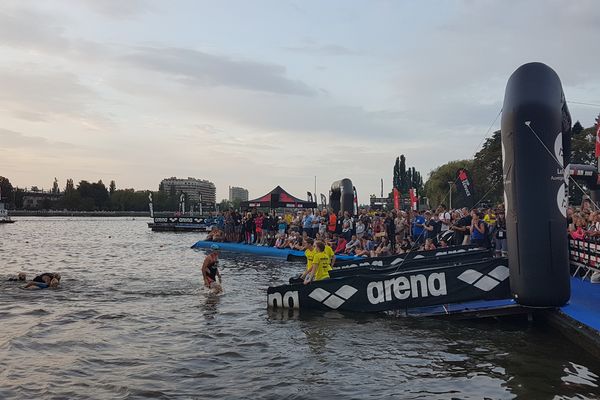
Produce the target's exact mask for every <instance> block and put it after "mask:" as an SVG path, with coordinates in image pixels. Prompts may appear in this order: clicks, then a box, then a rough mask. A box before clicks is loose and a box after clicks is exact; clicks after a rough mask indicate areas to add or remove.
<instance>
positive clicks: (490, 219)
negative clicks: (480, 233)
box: [483, 208, 496, 226]
mask: <svg viewBox="0 0 600 400" xmlns="http://www.w3.org/2000/svg"><path fill="white" fill-rule="evenodd" d="M483 222H485V223H486V224H488V226H492V225H494V224H495V223H496V213H495V212H494V210H492V209H491V208H488V210H487V212H486V213H485V215H484V217H483Z"/></svg>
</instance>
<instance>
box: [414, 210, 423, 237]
mask: <svg viewBox="0 0 600 400" xmlns="http://www.w3.org/2000/svg"><path fill="white" fill-rule="evenodd" d="M424 230H425V217H424V216H423V211H417V215H416V216H415V219H414V221H413V224H412V234H413V239H414V241H415V243H423V242H424V241H425V234H424Z"/></svg>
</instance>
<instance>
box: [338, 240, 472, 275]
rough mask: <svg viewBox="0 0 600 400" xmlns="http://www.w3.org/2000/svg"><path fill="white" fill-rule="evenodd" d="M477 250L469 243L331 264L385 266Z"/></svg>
mask: <svg viewBox="0 0 600 400" xmlns="http://www.w3.org/2000/svg"><path fill="white" fill-rule="evenodd" d="M479 250H481V247H480V246H476V245H471V244H469V245H465V246H453V247H445V248H439V249H435V250H426V251H411V252H409V253H404V254H399V255H396V256H386V257H369V258H359V259H358V260H350V261H336V263H335V265H334V266H333V269H348V268H356V267H387V266H394V265H398V264H401V263H402V262H403V261H405V260H406V261H408V260H412V259H418V258H431V257H440V256H445V255H450V254H461V253H466V252H468V251H479Z"/></svg>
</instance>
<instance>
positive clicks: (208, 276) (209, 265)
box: [202, 245, 223, 293]
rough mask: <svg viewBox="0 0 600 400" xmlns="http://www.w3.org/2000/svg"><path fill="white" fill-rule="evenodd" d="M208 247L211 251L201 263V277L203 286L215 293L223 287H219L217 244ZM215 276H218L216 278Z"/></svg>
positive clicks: (219, 274)
mask: <svg viewBox="0 0 600 400" xmlns="http://www.w3.org/2000/svg"><path fill="white" fill-rule="evenodd" d="M210 248H211V249H212V251H211V252H210V254H209V255H208V256H206V258H205V259H204V263H203V264H202V278H203V279H204V286H205V287H207V288H208V289H211V290H213V291H214V292H215V293H220V292H222V291H223V288H222V287H221V273H220V272H219V268H218V267H217V263H218V262H219V260H218V259H219V246H217V245H212V246H211V247H210ZM217 277H218V278H219V279H218V280H217Z"/></svg>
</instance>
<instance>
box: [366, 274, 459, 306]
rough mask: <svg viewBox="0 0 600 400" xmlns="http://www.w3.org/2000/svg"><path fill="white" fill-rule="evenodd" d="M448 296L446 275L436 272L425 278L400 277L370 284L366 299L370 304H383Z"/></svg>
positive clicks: (421, 275) (419, 276) (415, 276)
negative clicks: (418, 298)
mask: <svg viewBox="0 0 600 400" xmlns="http://www.w3.org/2000/svg"><path fill="white" fill-rule="evenodd" d="M446 294H448V291H447V289H446V274H445V273H444V272H439V273H438V272H436V273H433V274H430V275H429V276H425V275H423V274H418V275H411V276H408V277H406V276H400V277H398V278H394V279H388V280H385V281H377V282H371V283H369V285H368V286H367V299H368V300H369V302H370V303H371V304H378V303H383V302H386V301H392V300H394V299H397V300H406V299H408V298H409V297H412V298H413V299H414V298H417V297H421V298H424V297H429V296H434V297H437V296H445V295H446Z"/></svg>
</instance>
